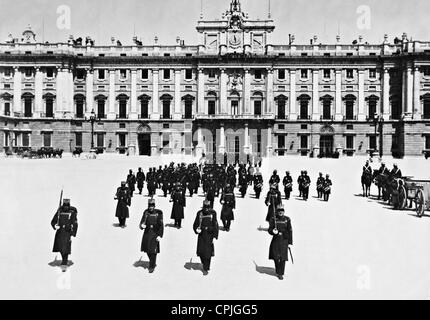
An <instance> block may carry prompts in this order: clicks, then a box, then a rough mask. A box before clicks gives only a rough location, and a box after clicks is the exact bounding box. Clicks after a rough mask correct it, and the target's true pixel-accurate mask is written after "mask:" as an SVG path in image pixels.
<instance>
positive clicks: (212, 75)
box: [209, 69, 216, 79]
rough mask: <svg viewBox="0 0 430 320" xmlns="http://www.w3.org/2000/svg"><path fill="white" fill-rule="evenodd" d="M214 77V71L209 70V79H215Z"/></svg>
mask: <svg viewBox="0 0 430 320" xmlns="http://www.w3.org/2000/svg"><path fill="white" fill-rule="evenodd" d="M215 77H216V72H215V69H209V78H210V79H215Z"/></svg>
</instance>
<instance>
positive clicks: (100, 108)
mask: <svg viewBox="0 0 430 320" xmlns="http://www.w3.org/2000/svg"><path fill="white" fill-rule="evenodd" d="M105 104H106V100H105V99H98V100H97V118H99V119H104V118H106V113H105Z"/></svg>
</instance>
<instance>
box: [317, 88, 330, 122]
mask: <svg viewBox="0 0 430 320" xmlns="http://www.w3.org/2000/svg"><path fill="white" fill-rule="evenodd" d="M320 100H321V101H322V109H323V114H322V119H323V120H331V119H332V112H331V106H332V103H333V97H332V96H330V95H328V94H326V95H325V96H323V97H321V99H320Z"/></svg>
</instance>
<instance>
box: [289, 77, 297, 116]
mask: <svg viewBox="0 0 430 320" xmlns="http://www.w3.org/2000/svg"><path fill="white" fill-rule="evenodd" d="M296 100H297V97H296V69H291V70H290V115H289V118H290V120H297V110H296Z"/></svg>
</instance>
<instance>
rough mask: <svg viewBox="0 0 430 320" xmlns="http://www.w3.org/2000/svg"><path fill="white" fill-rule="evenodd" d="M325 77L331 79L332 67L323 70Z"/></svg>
mask: <svg viewBox="0 0 430 320" xmlns="http://www.w3.org/2000/svg"><path fill="white" fill-rule="evenodd" d="M323 77H324V79H326V80H328V79H330V78H331V70H330V69H324V71H323Z"/></svg>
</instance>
